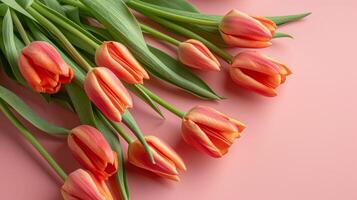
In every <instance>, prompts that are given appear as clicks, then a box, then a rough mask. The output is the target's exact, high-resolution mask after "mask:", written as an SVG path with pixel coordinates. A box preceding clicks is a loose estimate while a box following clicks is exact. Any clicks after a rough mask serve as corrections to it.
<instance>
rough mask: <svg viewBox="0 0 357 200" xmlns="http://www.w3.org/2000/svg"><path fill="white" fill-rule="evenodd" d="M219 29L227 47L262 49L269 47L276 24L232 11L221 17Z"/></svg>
mask: <svg viewBox="0 0 357 200" xmlns="http://www.w3.org/2000/svg"><path fill="white" fill-rule="evenodd" d="M219 29H220V32H221V36H222V38H223V40H224V41H225V42H226V43H227V44H228V45H229V46H233V47H248V48H263V47H268V46H270V45H271V42H270V40H271V39H272V38H273V35H274V33H275V30H276V24H275V23H274V22H273V21H271V20H269V19H267V18H264V17H254V16H249V15H247V14H245V13H243V12H240V11H238V10H235V9H234V10H231V11H230V12H229V13H227V14H226V15H225V16H224V17H223V19H222V21H221V23H220V26H219Z"/></svg>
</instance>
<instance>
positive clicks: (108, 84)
mask: <svg viewBox="0 0 357 200" xmlns="http://www.w3.org/2000/svg"><path fill="white" fill-rule="evenodd" d="M84 89H85V91H86V93H87V95H88V97H89V99H90V100H91V101H92V102H93V103H94V104H95V105H96V106H97V107H98V108H99V109H100V110H101V111H102V112H103V114H104V115H105V116H106V117H107V118H108V119H110V120H112V121H116V122H120V121H121V115H122V114H123V113H124V111H125V110H126V109H127V108H131V107H133V102H132V99H131V97H130V95H129V93H128V91H127V90H126V88H125V87H124V86H123V84H122V83H121V82H120V80H119V79H118V77H116V76H115V74H114V73H113V72H112V71H110V70H109V69H107V68H105V67H96V68H94V69H93V70H92V71H90V72H89V73H88V74H87V77H86V79H85V80H84Z"/></svg>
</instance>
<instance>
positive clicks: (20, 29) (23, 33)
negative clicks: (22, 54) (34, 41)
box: [10, 9, 31, 45]
mask: <svg viewBox="0 0 357 200" xmlns="http://www.w3.org/2000/svg"><path fill="white" fill-rule="evenodd" d="M10 12H11V17H12V19H13V20H14V24H15V26H16V29H17V31H18V32H19V33H20V36H21V38H22V41H23V42H24V43H25V44H26V45H29V44H30V43H31V41H30V39H29V38H28V36H27V33H26V31H25V29H24V27H23V26H22V24H21V22H20V20H19V18H18V17H17V15H16V13H15V11H13V10H12V9H11V10H10Z"/></svg>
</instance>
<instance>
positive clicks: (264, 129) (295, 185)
mask: <svg viewBox="0 0 357 200" xmlns="http://www.w3.org/2000/svg"><path fill="white" fill-rule="evenodd" d="M193 2H194V3H195V4H196V5H197V6H198V7H199V8H200V9H201V10H202V11H205V12H208V13H214V14H224V13H225V12H227V11H228V10H229V9H231V8H239V9H241V10H243V11H246V12H248V13H253V14H261V15H284V14H291V13H299V12H304V11H312V12H313V15H311V16H309V17H308V19H307V20H303V21H300V22H297V23H294V24H291V25H287V26H284V27H282V28H281V29H280V31H282V32H287V33H291V34H293V35H294V36H295V38H296V39H294V40H291V39H278V40H275V41H274V45H273V46H272V47H271V48H268V49H264V50H262V51H263V52H265V53H267V54H268V55H270V56H272V57H275V58H276V59H279V60H281V61H283V62H285V63H287V64H288V65H289V66H290V67H291V69H292V70H293V72H294V74H293V75H292V76H290V77H289V78H288V80H287V83H286V84H285V85H283V86H281V87H280V89H279V96H278V97H276V98H265V97H261V96H258V95H255V94H252V93H249V92H246V91H242V90H240V89H239V88H238V87H235V86H233V85H232V81H231V80H230V79H229V78H228V75H227V73H226V70H223V71H222V72H221V73H206V74H203V73H201V74H200V75H201V77H202V78H204V79H205V80H206V81H207V82H208V83H210V84H211V85H212V86H213V88H214V89H215V90H216V91H218V92H219V93H220V94H221V95H224V96H225V97H228V100H224V101H222V102H219V103H215V102H206V101H200V100H198V99H196V98H194V97H192V96H190V95H188V94H185V93H183V92H178V91H177V90H176V89H173V88H171V87H169V86H164V85H162V84H161V83H160V82H158V81H156V80H153V81H150V82H149V83H148V84H147V85H148V86H149V87H150V88H152V89H153V90H154V91H156V92H158V93H160V94H161V95H162V96H163V97H164V98H166V99H170V100H171V102H173V103H175V104H176V105H177V106H178V107H180V108H182V109H189V108H190V107H191V106H193V105H196V104H202V105H209V106H213V107H215V108H217V109H219V110H221V111H223V112H225V113H227V114H230V115H231V116H233V117H236V118H237V119H240V120H242V121H243V122H245V123H246V124H247V125H248V129H247V130H246V131H245V132H244V135H243V136H242V137H241V138H240V139H239V140H238V141H237V142H236V143H235V144H234V145H233V147H232V148H231V150H230V153H229V154H228V155H227V156H225V157H223V158H221V159H213V158H210V157H207V156H205V155H202V154H200V153H198V152H196V151H195V150H193V149H192V148H191V147H189V146H187V145H186V144H184V143H183V142H182V141H181V138H180V121H179V120H178V119H177V118H175V116H173V115H171V114H169V113H167V112H166V114H167V115H166V116H167V119H166V120H165V121H163V120H161V119H160V118H159V117H157V116H156V115H155V114H154V113H153V112H152V111H151V110H150V109H149V108H148V107H147V106H145V105H143V104H141V103H140V102H139V100H138V99H135V102H136V103H137V104H136V105H135V109H133V114H134V115H135V117H136V118H137V120H138V122H139V123H140V124H141V127H142V129H143V130H144V131H145V132H146V133H148V134H155V135H158V136H160V137H161V138H162V139H164V140H165V141H167V142H168V143H169V144H171V145H172V146H173V147H174V148H175V149H176V150H177V151H178V152H179V153H180V154H181V155H182V157H183V159H184V161H185V162H186V164H187V167H188V171H187V172H186V173H184V174H182V176H181V179H182V180H181V182H179V183H176V182H171V181H166V180H163V179H160V178H157V177H156V176H152V175H150V174H148V173H143V172H142V171H140V170H137V169H136V168H134V167H128V176H129V177H128V178H129V184H130V190H131V195H132V199H134V200H140V199H145V200H154V199H166V200H177V199H199V198H200V199H207V200H213V199H240V200H258V199H259V200H260V199H274V200H286V199H289V200H301V199H324V200H335V199H344V200H354V199H357V173H356V169H357V156H356V152H357V136H356V133H357V128H356V114H357V105H356V102H357V95H356V86H357V77H356V73H357V68H356V64H355V63H356V62H355V61H353V59H354V58H355V57H356V50H355V46H356V41H355V37H356V35H357V28H356V26H355V24H356V23H355V19H356V18H357V12H356V7H357V2H356V1H354V0H315V1H311V0H301V1H295V0H224V1H223V0H222V1H214V0H195V1H193ZM0 80H1V83H2V84H3V83H4V82H6V84H5V85H7V86H9V87H11V88H17V87H16V86H15V84H13V83H8V82H9V81H8V79H5V81H4V76H1V79H0ZM16 90H17V91H18V92H19V93H21V96H23V97H26V98H27V102H28V103H29V104H30V105H31V106H32V107H33V108H35V109H36V110H37V111H38V112H39V114H40V115H41V116H44V117H48V118H49V119H51V121H53V122H55V123H57V124H58V125H63V126H66V127H68V128H70V127H73V126H74V125H76V124H78V120H77V119H76V117H75V116H74V115H73V114H72V113H71V112H69V111H66V110H65V109H63V108H61V107H59V106H56V105H47V104H46V103H45V102H44V101H43V100H41V99H40V98H39V97H38V96H37V95H35V94H33V93H31V92H29V91H23V90H20V89H18V88H17V89H16ZM0 127H1V129H0V158H1V165H0V171H1V173H0V184H1V186H0V194H1V199H12V200H22V199H37V200H42V199H43V200H49V199H61V197H60V193H59V187H60V186H61V184H62V183H61V181H60V179H59V178H57V176H56V175H55V174H54V173H53V172H52V170H51V169H50V168H48V166H47V165H46V163H45V162H44V161H43V160H42V159H41V158H40V157H39V156H37V155H34V150H33V149H32V148H31V147H30V146H29V145H28V144H27V143H26V142H25V141H24V139H23V138H22V137H20V136H19V134H18V132H17V130H16V129H15V128H14V127H13V126H12V125H11V124H10V123H9V122H8V121H7V120H6V119H5V117H4V116H3V115H0ZM35 132H36V133H37V134H36V135H37V136H38V137H39V138H40V140H41V142H42V143H43V144H44V145H45V146H46V147H48V149H49V150H50V152H51V153H52V154H53V155H54V157H55V158H56V159H57V160H58V161H59V162H60V164H62V165H63V166H64V168H65V170H66V171H67V172H70V171H71V170H74V169H75V168H77V167H78V165H77V164H76V163H75V162H74V160H73V158H72V156H71V155H70V153H69V151H68V149H67V147H66V143H65V141H63V140H60V139H54V138H49V137H47V136H45V135H44V134H42V133H40V132H39V131H35Z"/></svg>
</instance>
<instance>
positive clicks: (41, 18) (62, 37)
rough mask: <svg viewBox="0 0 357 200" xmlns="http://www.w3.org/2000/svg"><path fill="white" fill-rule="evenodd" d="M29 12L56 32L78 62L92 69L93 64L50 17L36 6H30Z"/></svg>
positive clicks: (83, 66)
mask: <svg viewBox="0 0 357 200" xmlns="http://www.w3.org/2000/svg"><path fill="white" fill-rule="evenodd" d="M26 10H27V12H29V13H30V14H31V15H32V16H33V17H34V18H35V19H36V20H37V21H38V22H39V23H40V24H41V25H42V26H44V27H46V29H47V30H48V31H50V32H51V33H52V34H54V35H55V36H56V37H57V38H58V39H59V40H60V41H61V43H62V44H63V45H64V47H65V48H66V49H67V51H68V52H69V53H70V55H71V56H72V58H73V59H74V60H75V61H77V63H78V64H79V65H80V66H81V67H82V68H83V69H84V70H86V71H90V70H91V69H92V66H91V65H90V64H89V63H88V62H87V61H86V60H85V59H84V58H83V57H82V56H81V55H80V53H79V52H78V51H77V50H76V48H75V47H74V46H73V45H72V44H71V43H70V42H69V41H68V39H67V38H66V36H65V35H64V34H63V33H62V32H61V31H60V30H59V29H58V28H57V27H56V26H55V25H54V24H52V23H51V22H50V21H49V20H48V19H46V18H45V17H43V16H42V15H41V14H40V13H38V12H37V11H36V10H35V9H34V8H32V7H28V8H27V9H26Z"/></svg>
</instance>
